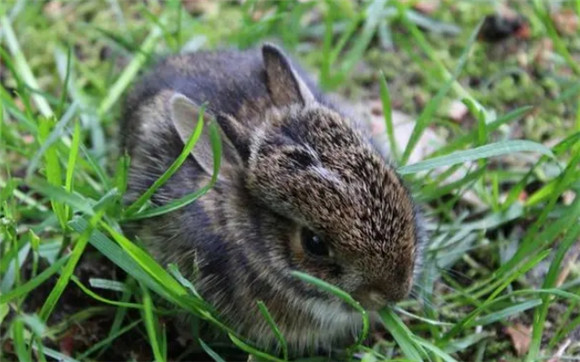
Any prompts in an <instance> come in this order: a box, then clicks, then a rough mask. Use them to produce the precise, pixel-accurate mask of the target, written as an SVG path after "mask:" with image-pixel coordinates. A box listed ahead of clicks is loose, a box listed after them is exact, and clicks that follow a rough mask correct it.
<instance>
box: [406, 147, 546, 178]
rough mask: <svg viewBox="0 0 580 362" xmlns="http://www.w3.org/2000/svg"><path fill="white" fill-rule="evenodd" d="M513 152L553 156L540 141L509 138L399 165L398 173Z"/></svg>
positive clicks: (419, 170)
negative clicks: (508, 139) (509, 139)
mask: <svg viewBox="0 0 580 362" xmlns="http://www.w3.org/2000/svg"><path fill="white" fill-rule="evenodd" d="M515 152H538V153H540V154H542V155H546V156H550V157H554V154H553V153H552V151H551V150H550V149H549V148H548V147H546V146H544V145H542V144H540V143H536V142H532V141H526V140H511V141H502V142H496V143H492V144H488V145H485V146H480V147H477V148H473V149H470V150H465V151H457V152H454V153H452V154H450V155H447V156H440V157H435V158H431V159H428V160H425V161H421V162H417V163H415V164H412V165H408V166H403V167H400V168H399V169H398V171H399V173H400V174H402V175H406V174H411V173H417V172H421V171H428V170H431V169H434V168H437V167H443V166H452V165H455V164H458V163H464V162H469V161H475V160H480V159H485V158H490V157H496V156H501V155H505V154H512V153H515Z"/></svg>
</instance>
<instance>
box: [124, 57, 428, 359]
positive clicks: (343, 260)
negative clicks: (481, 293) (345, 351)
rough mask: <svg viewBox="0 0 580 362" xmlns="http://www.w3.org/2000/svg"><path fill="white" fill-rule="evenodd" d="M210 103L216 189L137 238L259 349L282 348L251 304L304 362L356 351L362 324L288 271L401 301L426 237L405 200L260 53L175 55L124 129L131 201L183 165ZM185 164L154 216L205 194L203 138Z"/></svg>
mask: <svg viewBox="0 0 580 362" xmlns="http://www.w3.org/2000/svg"><path fill="white" fill-rule="evenodd" d="M203 103H207V112H206V116H205V120H206V122H207V121H208V120H209V121H215V122H217V124H218V125H219V126H220V130H221V132H222V143H223V145H224V147H223V155H222V166H221V169H220V176H219V179H218V182H217V183H216V185H215V186H214V187H213V188H212V189H211V190H210V191H208V192H207V193H206V194H205V195H203V196H202V197H200V198H199V199H198V200H196V201H195V202H193V203H191V204H189V205H187V206H185V207H184V208H181V209H179V210H177V211H174V212H171V213H169V214H165V215H162V216H159V217H156V218H151V219H145V220H143V221H140V222H135V223H133V224H131V225H129V229H130V230H132V231H134V232H135V233H136V234H137V235H138V236H139V237H140V238H141V239H142V240H143V241H144V242H145V244H146V245H147V247H148V248H149V249H150V250H151V251H152V253H153V254H154V255H155V256H156V257H157V258H158V260H159V261H160V262H161V263H162V264H164V265H166V264H168V263H176V264H178V266H179V268H180V271H181V272H182V273H183V275H184V276H186V277H188V278H190V279H191V280H193V281H194V284H195V286H196V288H197V290H198V291H199V292H200V293H201V295H202V296H203V297H204V298H205V299H206V300H208V301H209V302H211V303H212V304H213V305H214V306H215V307H216V309H217V310H218V312H219V313H220V316H221V317H222V318H223V319H224V320H225V321H226V323H228V324H229V325H231V326H233V327H234V328H236V329H238V330H239V331H240V332H241V333H242V334H243V335H245V336H248V337H250V338H253V340H254V341H256V342H257V343H258V344H259V345H261V346H263V347H264V348H275V347H276V339H275V337H274V334H273V333H272V332H271V330H270V327H269V326H268V324H267V322H266V320H265V319H264V318H263V317H262V316H261V314H260V312H259V311H258V308H257V304H256V301H257V300H262V301H264V303H265V304H266V306H267V307H268V310H269V311H270V313H271V314H272V315H273V318H274V320H275V321H276V323H277V325H278V326H279V327H280V329H281V331H282V333H283V334H284V336H285V338H286V339H287V340H288V342H289V344H290V347H291V349H292V351H294V353H296V354H298V353H300V351H303V350H305V349H310V348H318V347H322V348H324V349H329V348H331V347H332V346H335V345H338V346H344V345H345V344H348V343H350V342H352V341H354V337H355V336H356V333H357V331H358V330H359V329H360V327H361V322H360V321H361V317H360V315H359V314H357V313H355V312H354V311H353V310H352V309H351V308H350V307H349V306H347V305H345V304H344V303H343V302H342V301H340V300H338V299H337V298H336V297H334V296H332V295H329V294H327V293H325V292H323V291H321V290H319V289H317V288H316V287H314V286H312V285H310V284H307V283H305V282H302V281H300V280H299V279H297V278H296V277H294V276H293V275H291V273H290V272H291V271H292V270H298V271H303V272H306V273H309V274H312V275H314V276H316V277H318V278H321V279H324V280H326V281H328V282H330V283H333V284H335V285H338V286H339V287H341V288H342V289H344V290H346V291H347V292H349V293H352V294H353V295H354V296H355V298H357V299H360V300H361V301H362V302H363V303H364V304H365V305H367V306H368V307H370V308H373V309H374V308H378V307H380V306H382V305H384V304H385V303H387V302H390V301H397V300H400V299H401V298H403V297H405V296H406V295H407V294H408V292H409V289H410V287H411V284H412V278H413V273H414V271H415V270H416V265H417V263H416V259H417V257H418V254H419V246H420V239H421V230H420V229H419V228H418V227H417V220H416V213H415V208H414V206H413V203H412V201H411V199H410V196H409V194H408V192H407V190H406V189H405V187H404V186H403V184H402V183H401V181H400V179H399V178H398V176H397V175H396V173H395V172H394V171H393V169H392V168H391V167H390V166H389V165H388V164H387V163H386V162H385V160H384V159H383V158H382V157H381V155H380V154H379V153H378V152H377V151H376V150H375V148H373V146H372V145H371V143H370V141H368V139H367V138H366V137H365V136H364V135H363V133H361V131H360V130H358V129H356V128H355V127H354V126H353V123H352V121H350V120H348V119H347V118H346V116H344V115H342V113H341V112H339V111H337V110H336V109H334V108H335V107H333V106H332V105H331V104H330V103H329V102H328V101H327V100H326V99H324V98H323V96H322V95H321V94H320V92H319V91H318V90H317V89H316V88H315V87H314V85H313V84H312V83H310V82H309V81H308V80H306V78H305V77H303V76H300V75H299V74H298V73H297V72H296V70H295V67H293V66H292V65H291V64H290V62H289V61H288V60H287V59H286V58H285V57H284V56H283V55H282V53H281V52H280V51H279V50H278V49H277V48H275V47H272V46H265V47H264V48H263V49H262V52H260V51H259V50H251V51H246V52H234V51H223V52H207V53H201V52H200V53H195V54H190V55H180V56H175V57H170V58H167V59H166V60H165V61H164V62H162V63H161V64H160V65H158V66H157V67H156V68H155V70H154V71H153V72H152V73H151V74H149V75H148V76H147V77H145V79H144V80H143V81H142V82H141V83H140V84H139V85H138V86H137V87H136V88H135V90H134V91H133V92H132V94H131V95H130V96H129V98H128V100H127V105H126V110H125V116H124V122H123V124H122V129H121V133H122V134H123V144H124V147H125V148H126V149H127V151H128V152H129V155H130V156H131V168H130V176H129V187H128V192H127V201H128V202H132V201H134V200H136V199H137V197H138V196H139V195H141V194H142V193H143V192H144V191H145V190H147V188H148V187H149V186H150V185H151V184H152V183H153V182H154V181H155V180H156V179H157V178H159V176H160V175H161V174H162V173H163V172H164V171H165V170H166V169H167V168H168V167H169V165H171V163H172V162H173V161H174V160H175V159H176V158H177V157H178V155H179V154H180V152H181V151H182V149H183V145H184V141H186V140H187V139H188V138H189V136H190V135H191V132H192V130H193V128H194V126H195V125H196V122H197V115H198V111H199V106H200V105H201V104H203ZM204 129H206V130H207V129H208V127H207V126H206V127H204ZM191 156H192V157H188V159H187V160H186V161H185V162H184V164H183V165H182V166H181V168H180V169H179V170H178V171H177V172H176V173H175V174H174V175H173V176H172V177H171V178H170V179H169V180H168V181H167V182H166V183H165V184H164V185H163V186H162V187H161V188H160V189H158V191H157V192H156V193H155V194H154V195H153V197H152V199H151V200H152V202H153V203H154V204H155V205H163V204H166V203H167V202H169V201H171V200H175V199H177V198H180V197H183V196H185V195H187V194H190V193H192V192H195V191H197V190H199V189H200V188H202V187H203V186H205V185H206V184H207V183H208V182H209V180H210V178H211V173H212V167H213V159H212V154H211V146H210V142H209V136H208V135H207V133H206V132H204V133H203V134H202V136H201V138H200V140H199V142H198V144H196V146H195V148H194V150H193V151H192V155H191ZM311 230H312V231H311Z"/></svg>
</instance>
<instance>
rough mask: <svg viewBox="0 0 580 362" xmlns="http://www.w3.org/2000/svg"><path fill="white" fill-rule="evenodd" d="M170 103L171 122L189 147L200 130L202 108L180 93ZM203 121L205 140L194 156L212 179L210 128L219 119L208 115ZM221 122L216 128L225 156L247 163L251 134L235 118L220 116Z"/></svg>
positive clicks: (199, 141)
mask: <svg viewBox="0 0 580 362" xmlns="http://www.w3.org/2000/svg"><path fill="white" fill-rule="evenodd" d="M169 102H170V109H171V121H172V122H173V125H174V126H175V130H176V131H177V134H178V135H179V138H181V140H182V141H183V144H185V143H187V141H188V140H189V137H191V134H192V133H193V132H194V130H195V128H196V126H197V122H198V121H199V115H200V112H201V111H200V110H201V107H200V106H198V105H197V104H196V103H194V102H193V101H192V100H191V99H189V98H188V97H186V96H185V95H183V94H180V93H176V94H174V95H173V96H172V97H171V99H170V101H169ZM203 118H204V119H203V122H204V125H203V128H202V132H201V136H200V137H199V139H198V140H197V143H196V144H195V146H194V147H193V150H192V151H191V155H192V156H193V158H194V159H195V161H196V162H197V163H198V164H199V166H200V167H201V168H202V169H203V171H204V172H205V173H207V174H208V175H212V174H213V166H214V154H213V150H212V146H211V139H210V132H209V127H210V124H211V123H214V122H216V119H215V117H214V116H212V115H211V114H210V113H208V112H206V113H205V114H204V116H203ZM217 118H218V119H217V122H216V123H215V124H217V125H218V126H219V130H220V131H221V132H220V137H221V144H222V151H223V152H222V156H225V158H227V159H229V160H230V161H231V160H239V161H242V162H245V161H246V160H247V158H248V157H249V149H248V143H247V142H249V134H248V132H247V130H246V129H245V128H244V127H242V126H241V124H240V123H239V122H238V121H237V120H235V119H234V118H233V117H231V116H228V115H219V116H218V117H217ZM224 136H225V137H224ZM239 161H238V162H239ZM220 176H221V174H220Z"/></svg>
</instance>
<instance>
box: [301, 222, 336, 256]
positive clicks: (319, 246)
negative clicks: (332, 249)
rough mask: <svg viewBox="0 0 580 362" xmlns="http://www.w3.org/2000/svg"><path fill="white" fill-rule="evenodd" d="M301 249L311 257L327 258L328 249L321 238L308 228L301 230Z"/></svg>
mask: <svg viewBox="0 0 580 362" xmlns="http://www.w3.org/2000/svg"><path fill="white" fill-rule="evenodd" d="M301 237H302V247H303V248H304V250H306V252H308V253H309V254H311V255H313V256H328V255H329V249H328V246H327V245H326V243H325V242H324V240H323V239H322V237H320V236H319V235H316V234H315V233H314V232H313V231H312V230H310V229H308V228H303V229H302V235H301Z"/></svg>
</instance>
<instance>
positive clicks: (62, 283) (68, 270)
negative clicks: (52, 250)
mask: <svg viewBox="0 0 580 362" xmlns="http://www.w3.org/2000/svg"><path fill="white" fill-rule="evenodd" d="M103 213H104V210H101V211H99V212H97V213H96V214H95V215H94V216H93V217H92V218H91V221H90V222H89V227H88V228H87V229H86V230H85V231H84V232H83V233H82V234H81V236H80V237H79V239H78V240H77V242H76V243H75V245H74V247H73V251H72V253H71V256H70V259H69V260H68V262H67V264H66V266H65V267H64V270H63V272H62V274H61V275H60V278H58V281H57V282H56V285H55V286H54V288H53V289H52V291H51V292H50V294H49V295H48V297H47V298H46V301H45V302H44V304H43V305H42V308H41V309H40V313H39V316H40V318H41V319H42V320H43V321H45V322H46V321H47V320H48V317H49V316H50V314H51V313H52V311H53V309H54V307H55V306H56V303H57V302H58V299H59V298H60V296H61V295H62V293H63V292H64V289H65V288H66V286H67V284H68V283H69V280H70V278H71V276H72V274H73V272H74V269H75V267H76V265H77V263H78V262H79V260H80V259H81V256H82V254H83V251H84V250H85V247H86V246H87V244H88V242H89V238H90V236H91V234H92V232H93V229H94V228H95V226H96V224H97V223H98V222H99V221H100V220H101V218H102V217H103Z"/></svg>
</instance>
